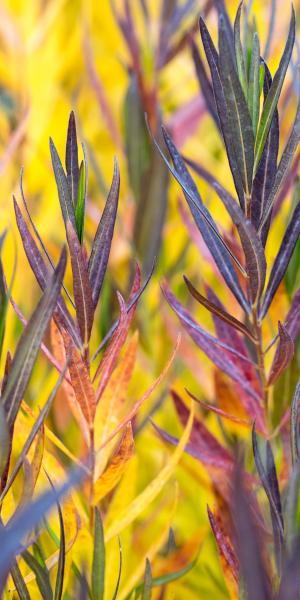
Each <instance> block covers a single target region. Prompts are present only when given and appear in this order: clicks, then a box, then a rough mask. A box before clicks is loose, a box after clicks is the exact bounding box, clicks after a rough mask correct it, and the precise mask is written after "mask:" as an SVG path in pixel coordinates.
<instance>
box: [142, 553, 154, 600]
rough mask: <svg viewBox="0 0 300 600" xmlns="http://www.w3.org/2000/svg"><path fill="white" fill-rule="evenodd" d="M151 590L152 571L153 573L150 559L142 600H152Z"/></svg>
mask: <svg viewBox="0 0 300 600" xmlns="http://www.w3.org/2000/svg"><path fill="white" fill-rule="evenodd" d="M151 590H152V571H151V565H150V561H149V560H148V558H146V566H145V573H144V583H143V589H142V595H141V600H151Z"/></svg>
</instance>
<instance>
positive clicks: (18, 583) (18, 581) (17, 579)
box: [10, 561, 31, 600]
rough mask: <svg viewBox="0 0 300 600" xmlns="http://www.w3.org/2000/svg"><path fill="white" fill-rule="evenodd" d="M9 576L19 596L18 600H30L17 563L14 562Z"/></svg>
mask: <svg viewBox="0 0 300 600" xmlns="http://www.w3.org/2000/svg"><path fill="white" fill-rule="evenodd" d="M10 574H11V576H12V580H13V582H14V585H15V588H16V590H17V592H18V594H19V598H20V600H31V598H30V595H29V592H28V589H27V587H26V583H25V581H24V577H23V575H22V573H21V571H20V569H19V566H18V563H17V561H14V563H13V566H12V567H11V569H10Z"/></svg>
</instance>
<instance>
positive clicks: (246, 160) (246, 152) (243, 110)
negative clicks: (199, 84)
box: [219, 17, 254, 199]
mask: <svg viewBox="0 0 300 600" xmlns="http://www.w3.org/2000/svg"><path fill="white" fill-rule="evenodd" d="M219 65H220V75H221V79H222V83H223V88H224V95H225V100H226V106H227V112H228V121H229V125H230V128H231V130H232V131H234V132H235V135H234V137H233V145H234V151H235V156H236V160H237V164H238V169H239V173H240V176H241V179H242V182H243V188H244V192H245V195H246V198H248V199H249V198H250V194H251V186H252V175H253V161H254V136H253V129H252V122H251V117H250V114H249V110H248V106H247V102H246V99H245V96H244V92H243V90H242V87H241V84H240V81H239V78H238V76H237V73H236V70H235V65H234V64H233V60H232V56H231V51H230V46H229V43H228V40H227V36H226V30H225V28H224V23H223V19H222V17H220V20H219Z"/></svg>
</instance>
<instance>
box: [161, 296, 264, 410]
mask: <svg viewBox="0 0 300 600" xmlns="http://www.w3.org/2000/svg"><path fill="white" fill-rule="evenodd" d="M163 292H164V295H165V297H166V300H167V301H168V303H169V304H170V306H171V308H172V309H173V310H174V312H175V313H176V314H177V316H178V317H179V319H180V321H181V323H182V325H183V326H184V328H185V329H186V331H187V332H188V334H189V335H190V336H191V338H192V339H193V340H194V342H195V344H197V346H199V347H200V348H201V349H202V351H203V352H205V354H206V355H207V356H208V357H209V358H210V360H212V362H213V363H214V364H215V365H216V366H217V367H218V368H219V369H221V371H224V373H226V374H227V375H229V377H230V378H231V379H233V380H234V381H236V382H237V383H239V384H240V385H241V387H242V388H243V389H244V390H245V391H246V392H247V393H248V394H249V395H250V396H251V397H252V398H254V399H256V400H258V401H259V402H260V400H259V396H258V394H257V393H256V392H255V390H254V389H253V388H252V387H251V385H249V382H248V381H246V380H245V378H244V376H243V375H242V373H241V372H240V371H239V369H237V367H236V365H235V363H234V361H233V360H232V359H231V358H229V356H228V353H231V354H232V355H233V356H234V355H235V354H237V355H239V353H238V352H236V351H235V350H233V349H232V348H230V346H228V345H227V344H223V343H222V342H221V341H220V340H218V339H217V338H215V337H214V336H212V335H210V334H209V333H207V332H206V331H205V330H204V329H202V328H201V327H200V326H199V325H198V323H196V322H195V321H194V319H193V318H192V317H191V316H190V314H189V313H188V311H187V310H186V309H185V308H184V307H183V306H182V304H180V302H178V300H177V299H176V298H175V296H174V295H173V294H172V293H171V292H170V290H169V289H168V288H167V287H166V286H164V288H163ZM224 350H226V353H225V352H224ZM239 357H240V358H242V359H244V360H247V358H246V357H245V356H243V355H239Z"/></svg>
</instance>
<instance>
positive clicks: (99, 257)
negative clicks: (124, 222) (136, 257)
mask: <svg viewBox="0 0 300 600" xmlns="http://www.w3.org/2000/svg"><path fill="white" fill-rule="evenodd" d="M119 190H120V172H119V167H118V163H117V160H116V159H115V161H114V174H113V180H112V184H111V188H110V191H109V194H108V197H107V200H106V204H105V207H104V210H103V213H102V216H101V219H100V223H99V225H98V228H97V231H96V235H95V238H94V242H93V247H92V252H91V256H90V259H89V267H88V268H89V278H90V283H91V287H92V290H93V302H94V307H95V308H96V306H97V304H98V300H99V295H100V292H101V288H102V284H103V280H104V276H105V272H106V267H107V263H108V257H109V253H110V247H111V242H112V237H113V233H114V226H115V220H116V215H117V208H118V200H119Z"/></svg>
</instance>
